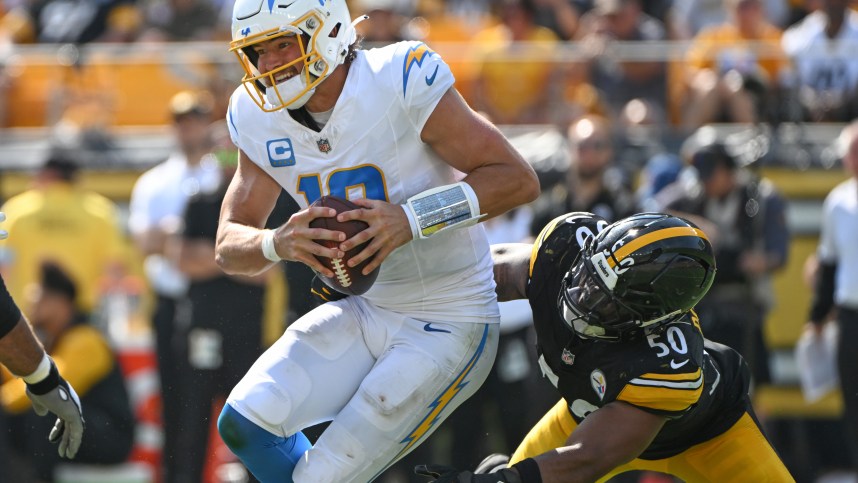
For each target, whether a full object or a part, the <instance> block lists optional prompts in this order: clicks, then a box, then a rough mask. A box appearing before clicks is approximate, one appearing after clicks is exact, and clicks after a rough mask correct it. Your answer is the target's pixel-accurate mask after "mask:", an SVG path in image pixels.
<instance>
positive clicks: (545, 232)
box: [527, 214, 569, 277]
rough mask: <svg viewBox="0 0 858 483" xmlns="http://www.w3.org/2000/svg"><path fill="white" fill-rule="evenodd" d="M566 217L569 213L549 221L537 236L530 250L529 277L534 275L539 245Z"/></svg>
mask: <svg viewBox="0 0 858 483" xmlns="http://www.w3.org/2000/svg"><path fill="white" fill-rule="evenodd" d="M566 218H569V215H568V214H564V215H560V216H558V217H557V218H555V219H553V220H551V221H550V222H548V224H547V225H545V228H543V229H542V231H541V232H540V233H539V235H538V236H537V237H536V240H535V241H534V242H533V248H532V249H531V251H530V269H529V270H528V272H527V276H528V277H531V276H533V264H535V263H536V256H537V255H538V254H539V247H541V246H542V244H543V243H544V242H545V239H546V238H548V235H550V234H551V232H553V231H554V229H555V228H557V225H559V224H560V222H562V221H563V220H565V219H566Z"/></svg>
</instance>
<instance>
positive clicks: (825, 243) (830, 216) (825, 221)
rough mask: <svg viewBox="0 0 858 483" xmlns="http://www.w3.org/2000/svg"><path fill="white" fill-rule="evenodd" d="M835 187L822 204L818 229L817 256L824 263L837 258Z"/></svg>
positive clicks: (831, 261) (834, 260) (832, 261)
mask: <svg viewBox="0 0 858 483" xmlns="http://www.w3.org/2000/svg"><path fill="white" fill-rule="evenodd" d="M836 193H837V188H835V190H834V191H832V192H831V193H829V194H828V196H827V197H826V198H825V202H824V203H823V205H822V222H821V228H820V231H819V247H818V248H817V256H818V257H819V260H820V261H822V262H826V263H836V262H837V258H838V253H837V243H835V239H834V227H835V223H834V204H835V203H834V200H835V197H836Z"/></svg>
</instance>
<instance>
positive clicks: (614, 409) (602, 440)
mask: <svg viewBox="0 0 858 483" xmlns="http://www.w3.org/2000/svg"><path fill="white" fill-rule="evenodd" d="M664 422H665V418H663V417H661V416H656V415H654V414H651V413H648V412H646V411H642V410H640V409H637V408H634V407H632V406H630V405H628V404H625V403H622V402H613V403H610V404H607V405H605V406H604V407H602V408H600V409H598V410H596V411H594V412H592V413H590V414H589V415H588V416H587V418H586V419H584V421H583V422H582V423H581V424H580V425H578V427H577V428H576V429H575V431H574V432H573V433H572V435H571V436H570V437H569V439H568V440H567V441H566V445H565V446H563V447H562V448H557V449H554V450H552V451H549V452H547V453H543V454H541V455H537V456H534V457H533V458H527V459H524V460H521V461H518V462H517V463H516V464H514V465H513V466H511V467H510V468H507V469H504V470H501V471H500V472H497V473H491V474H487V475H482V474H474V473H472V472H471V471H459V470H455V469H453V468H450V467H446V466H442V465H432V464H429V465H419V466H417V467H416V468H415V469H414V470H415V472H416V473H417V474H419V475H423V476H428V477H430V478H434V479H433V480H431V481H435V482H444V483H495V482H503V483H539V482H542V483H560V482H562V483H584V482H588V483H589V482H594V481H597V480H598V479H599V478H601V477H603V476H605V475H606V474H608V473H609V472H610V471H611V470H612V469H614V468H616V467H618V466H620V465H622V464H625V463H628V462H629V461H631V460H633V459H635V458H636V457H637V456H638V455H640V454H641V453H642V452H643V451H644V450H645V449H646V448H647V446H649V444H650V443H651V442H652V440H653V438H655V436H656V435H657V434H658V432H659V431H660V430H661V427H662V426H663V425H664Z"/></svg>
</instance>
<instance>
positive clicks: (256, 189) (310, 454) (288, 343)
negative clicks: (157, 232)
mask: <svg viewBox="0 0 858 483" xmlns="http://www.w3.org/2000/svg"><path fill="white" fill-rule="evenodd" d="M362 18H363V17H361V18H359V19H358V20H356V21H355V22H353V21H352V19H351V16H350V15H349V11H348V8H347V6H346V4H345V2H344V1H343V0H294V1H293V0H238V1H237V2H236V4H235V8H234V12H233V26H232V31H233V42H232V44H231V49H232V51H233V52H235V53H236V55H237V56H238V58H239V60H240V61H241V63H242V65H243V66H244V68H245V71H246V75H245V77H244V79H243V82H242V85H241V86H240V87H239V88H238V89H237V90H236V91H235V93H234V94H233V96H232V99H231V101H230V107H229V112H228V116H227V120H228V123H229V128H230V131H231V134H232V139H233V141H234V142H235V144H236V145H237V146H238V147H239V150H240V152H239V167H238V172H237V173H236V176H235V178H234V179H233V181H232V184H231V185H230V188H229V191H228V192H227V195H226V198H225V200H224V204H223V208H222V210H221V219H220V226H219V232H218V240H217V260H218V263H219V264H220V266H221V267H222V268H223V269H224V270H225V271H226V272H228V273H233V274H255V273H258V272H261V271H263V270H265V269H267V268H268V267H270V266H271V264H272V263H275V262H277V261H280V260H281V259H282V260H288V261H298V262H303V263H305V264H307V265H309V266H310V267H312V268H313V269H314V270H316V271H317V272H321V273H324V274H326V275H328V276H331V275H333V274H331V273H330V271H329V270H328V269H326V268H325V267H324V266H323V265H322V264H321V263H319V261H318V260H316V259H315V257H314V255H319V256H322V257H331V258H341V257H343V255H344V253H345V252H346V251H347V250H349V249H351V248H352V247H355V246H358V245H360V244H362V243H364V242H366V241H369V244H368V245H367V247H366V248H365V249H364V250H363V251H362V252H361V253H360V254H358V255H357V256H356V257H354V258H352V259H351V260H350V262H349V264H350V265H352V266H354V265H356V264H358V263H360V262H362V261H363V260H366V259H371V262H370V263H369V264H368V265H367V266H366V267H365V268H364V273H369V272H371V271H372V270H374V269H375V268H376V267H377V266H379V265H380V266H381V271H380V274H379V276H378V279H377V281H376V282H375V284H374V285H373V287H372V288H371V289H370V290H369V291H368V292H366V293H365V294H364V295H362V296H351V297H346V298H344V299H342V300H338V301H335V302H331V303H327V304H325V305H323V306H321V307H319V308H317V309H316V310H314V311H311V312H310V313H309V314H307V315H306V316H304V317H302V318H301V319H299V320H298V321H296V322H295V323H294V324H292V325H291V326H290V327H289V329H288V330H287V331H286V332H285V334H284V335H283V336H282V337H281V339H280V340H279V341H278V342H277V343H276V344H274V345H273V346H272V347H271V348H270V349H269V350H268V351H266V352H265V353H264V354H263V355H262V356H261V357H260V358H259V359H258V360H257V362H256V363H255V364H254V365H253V367H252V368H251V369H250V370H249V372H248V373H247V375H246V376H245V377H244V378H243V379H242V381H241V382H239V384H238V385H237V386H236V387H235V388H234V389H233V391H232V393H231V394H230V396H229V398H228V400H227V405H226V406H225V408H224V411H223V413H222V414H221V416H220V418H219V421H218V428H219V430H220V433H221V436H222V437H223V439H224V441H225V442H226V443H227V445H228V446H229V447H230V448H231V449H232V451H233V452H234V453H236V454H237V455H238V456H239V458H241V460H242V461H243V462H244V463H245V465H246V466H247V467H248V468H249V469H250V470H251V472H253V474H254V475H255V476H256V477H257V478H258V479H260V480H261V481H263V482H270V481H278V482H282V481H298V482H313V483H322V482H336V483H344V482H352V481H355V482H366V481H371V480H373V479H374V478H375V477H377V476H378V475H379V474H381V473H382V472H383V471H384V470H385V468H387V467H388V466H390V465H391V464H392V463H394V462H395V461H396V460H398V459H399V458H401V457H402V456H404V455H405V454H407V453H408V452H409V451H410V450H412V449H413V448H414V447H416V445H419V444H420V443H421V442H422V441H423V440H424V439H425V438H426V437H427V436H428V435H429V434H431V433H432V431H434V429H435V428H437V427H438V425H439V424H440V422H441V421H443V420H444V418H446V417H447V416H448V415H449V414H450V412H451V411H453V410H454V409H455V407H456V406H458V405H459V404H460V403H461V402H462V401H464V400H465V399H467V397H469V396H470V395H471V394H472V393H473V392H474V391H476V389H477V388H478V387H479V386H480V384H482V382H483V380H484V379H485V377H486V375H487V374H488V372H489V370H490V367H491V365H492V362H493V360H494V357H495V352H496V344H497V338H498V321H499V314H498V308H497V300H496V295H495V293H494V281H493V278H492V261H491V255H490V251H489V245H488V243H487V241H486V235H485V232H484V231H483V227H482V226H480V225H477V222H478V221H480V220H481V219H486V218H491V217H493V216H496V215H498V214H501V213H503V212H505V211H507V210H509V209H511V208H513V207H515V206H518V205H521V204H523V203H527V202H529V201H531V200H533V199H534V198H535V197H536V196H537V195H538V191H539V185H538V181H537V179H536V175H535V173H534V172H533V170H532V169H531V168H530V166H529V165H528V164H527V163H526V162H525V161H524V159H523V158H522V157H521V156H520V154H518V153H517V152H516V151H515V149H513V147H512V146H511V145H510V144H509V142H508V141H507V140H506V139H505V138H504V137H503V135H502V134H501V133H500V132H499V131H498V130H497V129H496V128H495V127H494V126H492V125H491V124H490V123H489V122H487V121H485V120H484V119H483V118H482V117H480V116H479V115H478V114H476V113H475V112H474V111H473V110H471V109H470V108H469V107H468V105H467V104H466V103H465V101H464V100H463V99H462V97H461V96H460V95H459V94H458V92H457V91H456V89H455V88H454V87H453V83H454V79H453V75H452V73H451V72H450V69H449V67H448V66H447V64H445V63H444V61H443V60H442V59H441V58H440V56H439V55H438V54H436V53H435V52H433V51H432V50H431V49H430V48H429V47H427V46H426V45H424V44H422V43H419V42H401V43H397V44H394V45H390V46H388V47H384V48H380V49H373V50H369V51H364V50H359V49H357V47H356V34H355V30H354V24H355V23H356V22H357V21H360V20H361V19H362ZM282 189H286V190H287V191H288V192H289V193H290V194H291V195H292V196H293V197H294V198H295V199H296V201H297V202H298V203H299V204H300V205H301V206H302V208H303V210H302V211H300V212H298V213H296V214H295V215H294V216H292V218H291V219H290V220H289V221H288V222H287V223H286V224H284V225H282V226H281V227H279V228H277V229H276V230H263V229H262V227H263V226H264V223H265V220H266V218H267V216H268V214H269V213H270V211H271V209H272V207H273V206H274V202H275V200H276V198H277V196H278V194H279V193H280V191H281V190H282ZM324 194H331V195H337V196H340V197H342V198H348V199H350V200H351V201H353V202H354V203H356V204H357V205H359V206H360V207H361V208H360V209H357V210H353V211H349V212H346V213H343V214H340V215H338V218H339V219H340V221H346V220H354V219H357V220H362V221H364V222H366V223H367V224H368V225H369V228H367V229H366V230H364V231H363V232H361V233H359V234H358V235H355V236H354V237H352V238H351V239H348V240H345V239H344V238H345V235H344V234H343V233H341V232H337V231H330V230H324V229H311V228H309V226H308V224H309V223H310V221H311V220H313V219H315V218H318V217H332V216H336V213H335V212H334V210H333V209H330V208H322V207H313V208H309V207H308V206H309V205H310V204H311V203H312V202H313V201H314V200H316V199H318V198H319V197H320V196H322V195H324ZM313 240H335V241H339V242H340V244H339V247H338V248H326V247H323V246H322V245H320V244H318V243H315V242H314V241H313ZM326 420H330V421H331V424H330V426H329V427H328V428H327V430H326V431H325V432H324V433H323V434H322V435H321V437H320V438H319V440H318V441H317V442H316V444H315V445H312V446H311V445H310V443H309V441H308V440H307V438H306V437H305V436H304V435H303V434H302V433H301V430H302V429H303V428H306V427H307V426H310V425H312V424H315V423H319V422H322V421H326Z"/></svg>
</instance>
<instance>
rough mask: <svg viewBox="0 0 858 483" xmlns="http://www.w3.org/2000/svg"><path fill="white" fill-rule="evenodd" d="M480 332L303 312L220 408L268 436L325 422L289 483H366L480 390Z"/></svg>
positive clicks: (486, 328)
mask: <svg viewBox="0 0 858 483" xmlns="http://www.w3.org/2000/svg"><path fill="white" fill-rule="evenodd" d="M486 322H487V323H486V324H474V323H443V322H432V323H427V322H426V321H419V320H416V319H412V318H410V317H407V316H404V315H402V314H398V313H394V312H390V311H388V310H384V309H380V308H378V307H375V306H373V305H372V304H370V303H368V302H367V301H366V300H364V299H363V298H361V297H347V298H344V299H342V300H339V301H336V302H330V303H327V304H324V305H322V306H321V307H318V308H316V309H315V310H313V311H311V312H309V313H308V314H307V315H305V316H304V317H302V318H300V319H299V320H297V321H296V322H295V323H293V324H292V325H291V326H290V327H289V328H288V329H287V330H286V332H285V333H284V334H283V336H282V337H281V338H280V339H279V340H278V341H277V342H276V343H275V344H274V345H273V346H271V348H269V349H268V350H267V351H265V353H264V354H262V356H260V358H259V359H258V360H257V361H256V363H254V365H253V367H251V369H250V370H249V371H248V373H247V374H246V375H245V376H244V378H242V380H241V381H240V382H239V383H238V384H237V385H236V387H235V388H234V389H233V390H232V393H231V394H230V396H229V398H228V403H229V404H231V405H232V406H233V408H235V409H236V410H237V411H238V412H239V413H240V414H241V415H243V416H244V417H246V418H248V419H249V420H251V421H253V422H254V423H256V424H257V425H259V426H260V427H262V428H265V429H266V430H268V431H270V432H271V433H273V434H276V435H280V436H284V437H286V436H289V435H292V434H294V433H296V432H298V431H301V430H302V429H303V428H306V427H309V426H312V425H314V424H317V423H320V422H323V421H332V422H331V424H330V426H329V427H328V428H327V429H326V430H325V432H324V433H323V434H322V435H321V437H320V438H319V440H318V441H317V442H316V444H315V445H314V446H313V448H312V449H310V450H309V451H307V452H306V453H304V456H303V458H302V459H301V461H300V462H299V463H298V465H297V466H296V468H295V471H294V474H293V480H294V481H295V482H296V483H346V482H358V483H365V482H368V481H372V480H373V479H374V478H375V477H377V476H379V475H380V474H381V472H382V471H384V470H385V469H386V468H387V467H389V466H390V465H392V464H393V463H395V462H396V461H397V460H398V459H400V458H401V457H403V456H405V455H406V454H408V453H409V452H410V451H411V450H412V449H414V448H415V447H416V446H417V445H419V444H420V443H422V442H423V441H424V440H425V439H426V437H428V436H429V435H430V434H431V433H432V432H433V431H434V430H435V429H437V428H438V426H439V425H440V424H441V422H442V421H443V420H444V419H446V418H447V416H449V415H450V413H451V412H452V411H453V410H454V409H455V408H456V407H458V406H459V404H461V403H462V402H463V401H465V399H467V398H468V397H470V396H471V395H472V394H473V393H474V392H476V390H477V389H478V388H479V387H480V385H482V383H483V382H484V381H485V379H486V377H487V376H488V374H489V371H490V370H491V367H492V364H493V363H494V360H495V354H496V352H497V343H498V333H499V325H498V323H497V322H498V321H497V319H491V320H488V319H487V321H486Z"/></svg>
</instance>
